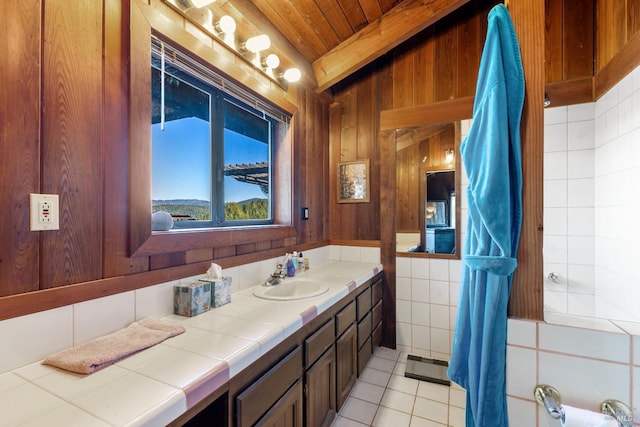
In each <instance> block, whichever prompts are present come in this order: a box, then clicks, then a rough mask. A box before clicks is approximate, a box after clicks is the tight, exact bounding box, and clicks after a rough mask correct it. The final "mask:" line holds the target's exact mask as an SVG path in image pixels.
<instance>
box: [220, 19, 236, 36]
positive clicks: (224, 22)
mask: <svg viewBox="0 0 640 427" xmlns="http://www.w3.org/2000/svg"><path fill="white" fill-rule="evenodd" d="M216 30H218V32H219V33H225V34H233V33H234V31H235V30H236V21H235V20H234V19H233V18H232V17H230V16H229V15H224V16H223V17H222V18H220V20H219V21H218V24H217V25H216Z"/></svg>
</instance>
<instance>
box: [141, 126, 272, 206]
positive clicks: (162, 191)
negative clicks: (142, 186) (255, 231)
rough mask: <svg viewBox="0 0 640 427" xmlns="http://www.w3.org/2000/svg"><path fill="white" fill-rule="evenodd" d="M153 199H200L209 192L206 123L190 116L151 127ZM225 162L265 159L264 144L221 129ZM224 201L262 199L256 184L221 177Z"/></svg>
mask: <svg viewBox="0 0 640 427" xmlns="http://www.w3.org/2000/svg"><path fill="white" fill-rule="evenodd" d="M151 132H152V138H153V141H154V147H153V150H152V165H153V167H152V188H151V197H152V199H153V200H168V199H200V200H209V199H210V195H211V190H210V187H211V184H210V178H209V176H210V173H211V172H210V171H211V167H210V164H209V160H210V158H211V154H210V148H209V123H208V122H205V121H204V120H201V119H198V118H195V117H191V118H185V119H181V120H173V121H170V122H165V130H164V131H162V130H160V124H155V125H152V126H151ZM225 157H226V158H225V165H228V164H236V163H254V162H258V161H265V160H267V159H268V148H267V144H263V143H261V142H257V141H254V140H252V139H249V138H247V137H245V136H243V135H240V134H237V133H235V132H232V131H227V130H225ZM225 191H226V194H225V202H229V201H242V200H246V199H250V198H254V197H258V198H265V195H264V194H263V193H262V191H260V187H258V186H257V185H253V184H245V183H241V182H238V181H236V180H235V179H232V178H228V177H225Z"/></svg>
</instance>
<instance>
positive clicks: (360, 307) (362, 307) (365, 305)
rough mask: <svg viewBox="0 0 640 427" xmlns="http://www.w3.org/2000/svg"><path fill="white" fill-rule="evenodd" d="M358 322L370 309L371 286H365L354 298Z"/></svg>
mask: <svg viewBox="0 0 640 427" xmlns="http://www.w3.org/2000/svg"><path fill="white" fill-rule="evenodd" d="M356 304H357V306H356V308H357V313H358V322H359V321H361V320H362V319H363V318H364V316H366V315H367V313H368V312H369V310H371V288H367V289H366V290H365V291H364V292H362V293H361V294H360V295H358V296H357V298H356Z"/></svg>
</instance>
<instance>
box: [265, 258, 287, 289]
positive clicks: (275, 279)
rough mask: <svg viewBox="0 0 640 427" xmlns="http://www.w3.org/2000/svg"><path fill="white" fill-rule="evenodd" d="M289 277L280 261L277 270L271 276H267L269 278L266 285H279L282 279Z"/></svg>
mask: <svg viewBox="0 0 640 427" xmlns="http://www.w3.org/2000/svg"><path fill="white" fill-rule="evenodd" d="M285 277H287V275H286V273H285V271H284V265H282V264H280V263H278V264H277V265H276V271H274V272H273V274H271V275H270V276H269V277H267V280H265V281H264V285H265V286H275V285H279V284H280V282H282V280H283V279H284V278H285Z"/></svg>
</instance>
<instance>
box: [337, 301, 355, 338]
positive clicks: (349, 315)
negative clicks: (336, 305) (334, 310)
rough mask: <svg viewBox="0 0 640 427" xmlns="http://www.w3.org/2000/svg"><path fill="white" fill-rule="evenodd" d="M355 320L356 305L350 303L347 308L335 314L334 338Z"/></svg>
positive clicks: (352, 302)
mask: <svg viewBox="0 0 640 427" xmlns="http://www.w3.org/2000/svg"><path fill="white" fill-rule="evenodd" d="M355 320H356V303H355V302H354V301H351V302H350V303H349V305H348V306H346V307H345V308H343V309H342V310H340V312H339V313H338V314H336V336H337V337H339V336H340V335H342V333H343V332H344V331H346V330H347V329H348V328H349V326H351V324H352V323H353V322H355Z"/></svg>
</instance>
